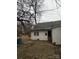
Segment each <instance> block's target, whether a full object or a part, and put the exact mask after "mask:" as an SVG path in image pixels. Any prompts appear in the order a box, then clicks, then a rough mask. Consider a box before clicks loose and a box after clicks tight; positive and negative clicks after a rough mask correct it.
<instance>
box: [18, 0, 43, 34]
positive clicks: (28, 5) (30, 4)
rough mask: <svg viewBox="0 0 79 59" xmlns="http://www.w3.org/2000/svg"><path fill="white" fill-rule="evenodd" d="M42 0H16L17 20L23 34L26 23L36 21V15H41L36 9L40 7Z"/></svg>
mask: <svg viewBox="0 0 79 59" xmlns="http://www.w3.org/2000/svg"><path fill="white" fill-rule="evenodd" d="M42 3H43V0H18V1H17V21H19V22H21V25H22V27H23V29H24V32H25V34H27V31H26V30H27V27H26V25H25V24H24V22H26V23H29V24H31V23H33V22H35V23H37V19H36V18H37V16H38V15H41V13H38V11H39V10H40V9H41V6H42Z"/></svg>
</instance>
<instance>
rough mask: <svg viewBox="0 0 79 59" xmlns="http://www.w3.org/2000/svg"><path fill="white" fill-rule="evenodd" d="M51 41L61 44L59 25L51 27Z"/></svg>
mask: <svg viewBox="0 0 79 59" xmlns="http://www.w3.org/2000/svg"><path fill="white" fill-rule="evenodd" d="M52 42H56V44H61V27H58V28H54V29H52Z"/></svg>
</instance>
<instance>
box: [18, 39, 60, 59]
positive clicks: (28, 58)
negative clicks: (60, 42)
mask: <svg viewBox="0 0 79 59" xmlns="http://www.w3.org/2000/svg"><path fill="white" fill-rule="evenodd" d="M31 42H32V44H30V43H28V44H23V45H20V46H18V47H17V59H60V58H61V57H60V56H61V49H60V47H58V46H53V45H52V44H50V43H48V42H46V41H45V42H44V41H31Z"/></svg>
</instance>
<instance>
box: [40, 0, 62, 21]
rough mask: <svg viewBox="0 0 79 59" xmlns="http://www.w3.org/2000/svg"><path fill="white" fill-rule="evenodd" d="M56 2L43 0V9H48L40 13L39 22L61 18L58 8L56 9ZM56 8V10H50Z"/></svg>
mask: <svg viewBox="0 0 79 59" xmlns="http://www.w3.org/2000/svg"><path fill="white" fill-rule="evenodd" d="M56 6H57V5H56V2H55V0H45V1H44V6H43V10H49V11H45V12H43V13H42V16H41V18H40V21H39V22H48V21H55V20H61V19H60V8H58V9H56V8H57V7H56ZM52 9H56V10H52Z"/></svg>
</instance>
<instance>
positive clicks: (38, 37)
mask: <svg viewBox="0 0 79 59" xmlns="http://www.w3.org/2000/svg"><path fill="white" fill-rule="evenodd" d="M36 32H39V36H35V35H34V32H31V39H32V40H37V39H39V40H48V35H45V33H48V32H47V31H36Z"/></svg>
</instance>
